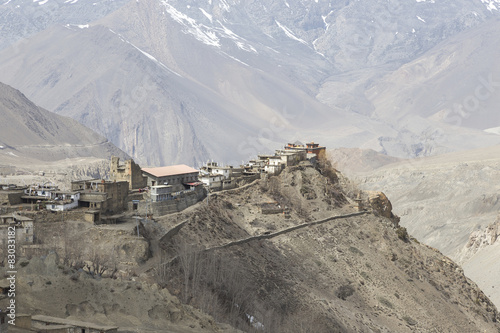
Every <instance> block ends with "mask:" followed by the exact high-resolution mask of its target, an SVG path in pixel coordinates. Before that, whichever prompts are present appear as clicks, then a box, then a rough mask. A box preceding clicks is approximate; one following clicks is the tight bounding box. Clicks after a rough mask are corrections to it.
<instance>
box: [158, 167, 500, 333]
mask: <svg viewBox="0 0 500 333" xmlns="http://www.w3.org/2000/svg"><path fill="white" fill-rule="evenodd" d="M330 175H333V174H330ZM345 181H346V180H342V181H341V182H342V183H343V182H345ZM344 189H345V187H344ZM342 191H343V190H342V189H341V186H340V185H339V184H338V183H337V181H336V176H334V175H333V178H330V181H329V184H327V183H326V179H325V178H324V177H323V176H321V175H320V174H319V173H318V171H317V170H315V169H314V168H312V167H307V166H306V165H303V166H300V167H292V168H290V169H287V170H286V171H284V172H283V173H282V175H280V176H279V177H272V178H270V179H269V180H268V181H267V182H266V181H262V180H261V181H260V182H257V183H254V184H252V185H249V186H247V187H245V188H243V189H238V190H233V191H227V192H225V193H216V194H213V195H211V197H210V199H209V203H208V208H209V209H207V203H206V202H204V203H200V204H199V207H198V208H195V209H193V210H192V211H191V212H186V213H183V214H182V215H177V216H170V217H165V218H164V219H161V220H160V225H171V226H174V225H176V224H178V223H179V222H182V221H187V223H185V224H184V225H183V226H182V227H181V228H180V231H179V232H178V234H177V235H175V233H171V234H169V235H168V237H164V238H163V239H162V240H161V243H162V246H163V248H164V249H166V256H167V258H168V257H172V256H175V255H177V256H178V257H177V259H174V261H173V263H172V265H173V266H172V267H171V268H169V269H168V270H167V271H166V272H165V277H164V278H165V280H164V284H165V285H166V286H167V287H168V288H169V289H170V290H171V291H172V292H174V293H176V295H178V296H179V297H180V299H181V300H183V301H185V302H187V303H189V304H191V305H193V306H199V307H201V308H202V309H205V311H209V312H210V313H211V314H212V315H214V316H215V318H216V319H217V320H221V321H224V320H227V321H229V322H231V323H232V324H233V325H236V326H238V327H240V328H241V329H243V330H249V331H251V328H245V327H248V326H251V327H252V326H253V328H256V327H260V328H261V329H263V330H264V331H265V332H302V331H301V329H302V330H303V331H314V332H372V331H375V332H411V331H427V330H437V331H440V332H441V331H450V332H481V331H484V330H486V331H496V330H498V329H499V327H498V326H497V324H496V323H494V322H493V321H492V320H497V319H493V318H496V317H497V314H496V310H495V308H494V306H493V304H492V303H491V302H490V301H489V300H488V299H487V298H486V297H485V296H484V294H483V293H482V292H481V291H479V289H478V288H477V286H476V285H475V284H474V283H473V282H472V281H471V280H469V279H467V278H466V277H465V276H464V275H463V272H462V270H461V269H460V268H459V266H457V265H456V264H455V263H453V262H452V261H451V260H449V259H448V258H446V257H444V256H443V255H442V254H440V253H439V252H438V251H436V250H434V249H432V248H429V247H426V246H424V245H421V244H419V243H418V242H417V241H416V240H406V241H405V240H404V239H405V234H404V230H403V229H401V228H398V227H397V220H396V219H394V218H388V217H384V216H382V215H380V214H384V215H386V216H390V211H388V210H384V208H383V207H386V206H387V205H388V204H389V203H388V202H387V201H384V200H386V199H383V198H384V197H383V195H378V194H372V195H371V199H372V200H371V201H370V202H371V203H372V204H373V206H369V207H370V209H372V208H374V209H375V212H374V213H368V214H366V215H358V216H355V215H354V216H353V215H349V216H350V217H347V216H346V217H345V218H341V217H340V216H341V215H345V214H352V213H354V212H355V210H354V209H353V207H352V206H350V205H349V204H346V197H345V196H344V194H342ZM306 198H309V199H306ZM376 198H378V199H376ZM274 200H277V201H278V203H279V204H281V205H283V206H284V205H286V206H287V207H290V208H291V212H290V215H291V218H290V219H284V217H283V215H282V214H277V215H264V214H262V213H261V209H262V208H261V205H262V203H265V202H273V201H274ZM347 200H348V201H350V199H347ZM367 204H368V203H367ZM332 216H339V217H340V218H338V219H333V220H329V221H325V223H320V224H316V225H309V226H304V227H302V228H301V227H300V224H301V223H304V222H306V221H309V222H313V221H317V220H318V219H322V218H325V217H332ZM287 228H291V229H289V230H288V231H286V229H287ZM241 239H247V241H244V242H235V243H234V244H233V245H231V242H232V241H237V240H241ZM224 244H226V245H224ZM221 245H224V246H222V247H220V248H219V247H218V246H221ZM203 249H209V250H206V251H203ZM199 251H201V252H199ZM203 263H207V265H208V266H204V264H203ZM189 267H190V268H189ZM186 274H187V275H186ZM217 276H220V279H221V280H219V278H216V277H217ZM229 277H230V278H231V279H237V280H238V281H239V282H238V284H237V285H233V284H231V282H230V281H229V280H228V279H229ZM186 279H187V280H186ZM219 288H223V289H220V290H219ZM235 304H238V305H237V306H236V305H235ZM224 309H225V310H224ZM477 311H479V312H477ZM492 315H493V317H492ZM245 317H246V318H251V320H250V321H247V322H245V320H244V318H245Z"/></svg>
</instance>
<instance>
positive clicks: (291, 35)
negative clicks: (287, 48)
mask: <svg viewBox="0 0 500 333" xmlns="http://www.w3.org/2000/svg"><path fill="white" fill-rule="evenodd" d="M274 22H276V24H277V25H278V27H280V28H281V30H283V31H284V32H285V35H287V36H288V38H291V39H293V40H296V41H298V42H301V43H302V44H304V45H307V42H306V41H305V40H303V39H300V38H299V37H297V36H295V35H294V34H293V33H292V31H291V30H290V29H288V28H287V27H285V26H284V25H282V24H281V23H279V22H278V21H276V20H274Z"/></svg>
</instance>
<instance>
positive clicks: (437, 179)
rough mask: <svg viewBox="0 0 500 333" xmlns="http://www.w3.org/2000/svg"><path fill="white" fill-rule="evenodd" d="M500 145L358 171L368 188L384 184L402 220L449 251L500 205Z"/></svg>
mask: <svg viewBox="0 0 500 333" xmlns="http://www.w3.org/2000/svg"><path fill="white" fill-rule="evenodd" d="M499 151H500V146H494V147H490V148H484V149H478V150H472V151H464V152H458V153H450V154H444V155H440V156H432V157H425V158H419V159H413V160H406V161H401V162H398V163H394V164H389V165H385V166H383V167H381V168H379V169H377V170H375V171H373V172H369V173H365V174H358V176H357V177H356V178H358V179H359V180H360V183H361V184H360V186H361V188H362V189H365V190H374V189H380V190H383V191H384V192H386V193H387V195H388V196H389V197H390V198H393V199H392V202H393V204H394V207H395V214H397V215H398V216H400V217H401V224H402V225H403V226H405V227H407V228H408V231H409V232H410V233H411V234H412V235H414V236H415V237H417V238H418V239H419V240H421V241H422V242H424V243H426V244H428V245H430V246H433V247H435V248H437V249H439V250H440V251H443V253H445V254H446V255H449V256H452V257H453V256H454V254H455V251H457V250H458V249H460V248H462V246H464V245H465V243H466V242H467V239H468V237H469V234H470V233H471V231H472V230H474V229H476V228H477V227H479V226H481V227H485V226H487V225H488V224H489V223H491V221H493V220H494V219H495V217H496V214H497V212H498V211H499V209H500V201H499V196H498V190H499V187H498V185H496V184H495V183H494V182H493V180H494V179H497V178H498V176H499V173H500V160H499V158H498V156H499Z"/></svg>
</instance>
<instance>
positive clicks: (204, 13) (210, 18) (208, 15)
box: [199, 8, 212, 23]
mask: <svg viewBox="0 0 500 333" xmlns="http://www.w3.org/2000/svg"><path fill="white" fill-rule="evenodd" d="M199 9H200V10H201V12H202V13H203V15H205V16H206V17H207V19H209V20H210V23H212V15H210V14H209V13H207V12H206V11H205V10H204V9H203V8H199Z"/></svg>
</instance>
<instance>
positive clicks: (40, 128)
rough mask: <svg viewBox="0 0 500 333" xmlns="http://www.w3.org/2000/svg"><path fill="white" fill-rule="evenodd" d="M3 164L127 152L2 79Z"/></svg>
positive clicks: (0, 130)
mask: <svg viewBox="0 0 500 333" xmlns="http://www.w3.org/2000/svg"><path fill="white" fill-rule="evenodd" d="M0 118H1V119H2V121H1V122H0V146H1V149H0V154H1V156H2V158H1V163H2V164H10V165H14V166H19V167H21V166H23V165H26V164H29V163H34V162H36V161H38V162H42V163H46V162H53V161H56V160H62V159H66V158H76V157H90V158H105V159H108V158H109V156H111V155H117V156H123V157H126V156H127V155H126V154H125V153H124V152H123V151H121V150H119V149H118V148H116V147H115V146H114V145H113V144H111V143H110V142H109V141H108V140H107V139H106V138H104V137H102V136H100V135H98V134H97V133H95V132H94V131H92V130H90V129H88V128H86V127H85V126H83V125H81V124H79V123H78V122H77V121H75V120H73V119H71V118H68V117H63V116H59V115H56V114H55V113H52V112H48V111H46V110H44V109H42V108H39V107H38V106H36V105H35V104H33V103H32V102H31V101H29V100H28V99H27V98H26V97H25V96H24V95H23V94H21V93H20V92H19V91H17V90H15V89H13V88H11V87H9V86H7V85H5V84H3V83H0Z"/></svg>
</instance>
